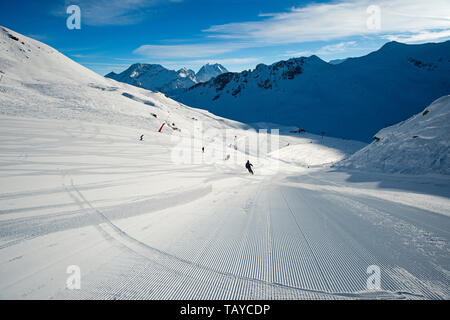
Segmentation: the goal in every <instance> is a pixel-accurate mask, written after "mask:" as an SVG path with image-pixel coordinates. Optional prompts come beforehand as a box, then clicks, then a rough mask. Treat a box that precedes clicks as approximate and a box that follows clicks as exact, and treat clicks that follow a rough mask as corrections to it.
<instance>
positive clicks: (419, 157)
mask: <svg viewBox="0 0 450 320" xmlns="http://www.w3.org/2000/svg"><path fill="white" fill-rule="evenodd" d="M449 146H450V95H447V96H444V97H442V98H440V99H438V100H436V101H435V102H433V103H432V104H431V105H430V106H429V107H427V108H426V109H425V110H424V111H423V112H421V113H419V114H416V115H415V116H413V117H411V118H410V119H408V120H406V121H403V122H400V123H398V124H396V125H393V126H391V127H387V128H385V129H383V130H381V131H380V132H378V133H377V134H376V135H375V137H374V141H373V142H372V143H371V144H370V145H368V146H367V147H365V148H363V149H361V150H360V151H358V152H357V153H355V154H354V155H352V156H351V157H349V158H348V159H346V160H343V161H342V162H340V163H339V164H338V165H337V166H339V167H345V168H354V169H364V170H369V171H371V170H372V171H384V172H390V173H393V172H397V173H412V174H427V173H439V174H445V175H449V174H450V155H449Z"/></svg>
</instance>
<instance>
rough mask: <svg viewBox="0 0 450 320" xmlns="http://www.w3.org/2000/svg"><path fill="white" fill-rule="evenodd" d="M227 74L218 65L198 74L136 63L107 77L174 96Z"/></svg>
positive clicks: (185, 70) (224, 69)
mask: <svg viewBox="0 0 450 320" xmlns="http://www.w3.org/2000/svg"><path fill="white" fill-rule="evenodd" d="M226 72H228V70H227V69H226V68H225V67H223V66H222V65H220V64H218V63H216V64H206V65H204V66H203V67H201V68H200V70H199V71H198V72H197V73H195V72H194V71H193V70H191V69H186V68H182V69H180V70H178V71H175V70H169V69H166V68H164V67H163V66H161V65H159V64H143V63H136V64H133V65H131V66H130V67H129V68H128V69H127V70H125V71H123V72H121V73H119V74H117V73H115V72H110V73H108V74H107V75H106V76H105V77H107V78H111V79H114V80H117V81H120V82H124V83H128V84H131V85H134V86H137V87H141V88H144V89H148V90H152V91H160V92H163V93H165V94H167V95H173V94H175V92H177V91H178V90H180V89H187V88H190V87H192V86H193V85H195V84H197V83H200V82H203V81H208V80H210V79H211V78H213V77H216V76H218V75H220V74H222V73H226Z"/></svg>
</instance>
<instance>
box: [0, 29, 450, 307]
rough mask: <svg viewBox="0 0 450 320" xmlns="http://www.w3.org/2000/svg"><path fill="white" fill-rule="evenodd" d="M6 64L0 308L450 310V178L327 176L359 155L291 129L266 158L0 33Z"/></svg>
mask: <svg viewBox="0 0 450 320" xmlns="http://www.w3.org/2000/svg"><path fill="white" fill-rule="evenodd" d="M12 37H13V38H12ZM14 38H17V39H18V40H15V39H14ZM22 42H23V43H22ZM0 70H1V72H0V92H1V94H0V298H1V299H254V298H257V299H449V297H450V294H449V289H448V288H449V269H448V268H449V255H448V252H449V230H450V220H449V219H450V217H449V213H450V200H449V198H450V182H449V180H448V177H446V176H442V175H435V176H432V177H431V176H430V177H429V176H421V177H420V178H417V177H415V176H411V175H409V176H406V175H398V174H397V175H391V174H390V175H386V174H382V173H366V172H364V171H356V170H347V169H345V170H335V169H332V168H330V165H331V164H332V163H334V162H336V161H339V160H342V159H343V158H344V157H347V156H349V155H350V154H352V153H354V152H355V151H356V150H358V149H360V148H362V147H364V146H365V144H363V143H360V142H355V141H350V140H341V139H335V138H329V137H326V136H325V137H323V138H322V137H320V136H316V135H312V134H308V133H302V134H299V133H296V134H294V133H290V131H291V129H290V128H280V129H281V135H280V137H279V148H278V149H277V148H276V144H272V143H271V144H270V147H269V148H268V153H267V154H263V155H262V156H258V154H257V153H256V152H255V150H253V149H248V150H247V149H246V148H245V141H244V140H245V139H246V135H247V137H248V138H249V139H252V138H254V136H255V134H254V133H249V131H247V130H246V129H247V128H248V126H246V125H244V124H242V123H238V122H234V121H230V120H227V119H223V118H220V117H217V116H214V115H212V114H210V113H208V112H206V111H202V110H197V109H193V108H189V107H187V106H185V105H182V104H180V103H178V102H176V101H173V100H171V99H168V98H166V97H165V96H164V95H162V94H158V93H154V92H151V91H146V90H144V89H140V88H135V87H132V86H128V85H126V84H122V83H118V82H116V81H114V80H111V79H105V78H102V77H100V76H98V75H96V74H95V73H93V72H91V71H89V70H88V69H85V68H83V67H81V66H79V65H78V64H76V63H75V62H73V61H71V60H70V59H68V58H66V57H64V56H63V55H62V54H60V53H58V52H57V51H56V50H55V49H53V48H50V47H48V46H46V45H44V44H42V43H40V42H37V41H34V40H32V39H29V38H27V37H25V36H22V35H20V34H17V33H15V32H13V31H11V30H7V29H0ZM151 113H154V114H157V118H155V117H154V116H153V115H151ZM429 115H432V112H430V114H429ZM195 119H196V120H195ZM163 121H167V123H168V125H166V126H165V127H164V129H163V131H162V133H158V132H157V130H158V129H159V127H160V125H161V123H162V122H163ZM173 123H174V124H175V125H173ZM199 123H201V124H202V127H201V128H199V126H198V124H199ZM169 124H170V126H169ZM260 127H264V125H262V124H261V125H260ZM265 127H266V128H276V127H274V126H272V125H267V126H265ZM173 128H178V129H179V130H175V129H173ZM226 129H232V130H233V134H234V135H235V136H236V138H235V139H234V138H233V137H232V138H231V141H224V140H223V139H221V133H222V132H223V131H224V130H226ZM194 130H200V131H202V132H203V136H202V138H199V136H196V135H194V137H193V138H192V137H191V136H192V135H193V132H194ZM141 134H144V140H143V141H139V136H140V135H141ZM183 138H184V139H185V140H186V141H190V142H191V143H192V144H193V145H194V146H195V148H194V153H195V154H194V155H195V156H196V159H199V161H193V162H192V161H191V162H178V161H176V160H178V157H176V156H175V157H174V155H177V154H178V152H180V151H181V154H182V153H183V152H185V151H186V152H187V151H189V150H191V149H190V147H189V143H187V144H180V141H183V140H182V139H183ZM268 138H269V140H270V139H271V138H273V136H272V135H270V136H269V137H268ZM288 144H289V145H288ZM203 145H205V146H206V149H205V153H202V152H201V146H203ZM230 145H232V146H231V147H230ZM234 146H236V149H235V148H234ZM225 155H230V159H229V160H224V156H225ZM236 158H238V159H240V158H242V159H250V161H251V162H252V163H253V164H254V170H255V175H254V176H252V175H249V174H248V172H246V169H245V168H244V166H243V163H242V162H240V160H239V161H237V162H236V161H234V159H236ZM74 265H75V266H78V267H79V268H80V270H81V278H80V279H81V282H80V285H81V286H80V288H79V289H72V290H71V289H69V288H68V286H67V281H68V279H69V280H70V276H71V274H69V273H67V270H68V267H69V266H74ZM371 265H376V266H379V267H380V270H381V288H380V289H379V290H369V289H368V288H367V279H368V277H369V274H368V273H367V268H368V267H369V266H371ZM69 271H70V269H69ZM69 283H70V282H69Z"/></svg>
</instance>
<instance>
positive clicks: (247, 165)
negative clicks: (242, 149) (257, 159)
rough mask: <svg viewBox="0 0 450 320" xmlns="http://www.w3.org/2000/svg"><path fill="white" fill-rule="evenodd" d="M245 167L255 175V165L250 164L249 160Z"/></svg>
mask: <svg viewBox="0 0 450 320" xmlns="http://www.w3.org/2000/svg"><path fill="white" fill-rule="evenodd" d="M245 167H246V168H247V170H248V172H250V173H251V174H254V173H253V170H252V167H253V165H252V164H251V163H250V161H249V160H247V163H246V164H245Z"/></svg>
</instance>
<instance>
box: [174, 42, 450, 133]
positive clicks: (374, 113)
mask: <svg viewBox="0 0 450 320" xmlns="http://www.w3.org/2000/svg"><path fill="white" fill-rule="evenodd" d="M449 93H450V41H447V42H443V43H430V44H422V45H407V44H402V43H398V42H390V43H387V44H386V45H384V46H383V47H382V48H381V49H380V50H378V51H376V52H373V53H371V54H369V55H367V56H364V57H359V58H349V59H346V60H345V61H343V62H341V63H338V64H333V63H327V62H325V61H323V60H321V59H320V58H319V57H317V56H311V57H308V58H305V57H302V58H294V59H290V60H287V61H280V62H277V63H274V64H272V65H264V64H260V65H258V66H257V67H256V69H254V70H252V71H250V70H249V71H243V72H240V73H225V74H222V75H219V76H217V77H216V78H213V79H211V80H210V81H208V82H204V83H199V84H196V85H194V86H192V87H191V88H189V89H186V90H183V91H179V92H177V93H176V95H173V96H172V97H173V98H174V99H176V100H178V101H180V102H183V103H185V104H188V105H190V106H194V107H199V108H204V109H207V110H209V111H211V112H213V113H214V114H217V115H220V116H223V117H227V118H230V119H235V120H239V121H243V122H247V123H248V122H273V123H280V124H284V125H295V126H298V127H299V128H304V129H306V130H307V131H310V132H314V133H320V132H322V131H323V132H325V133H326V134H327V135H331V136H336V137H342V138H352V139H358V140H362V141H370V140H371V139H372V137H373V135H374V134H375V133H376V132H377V131H378V130H380V129H381V128H384V127H386V126H388V125H392V124H394V123H396V122H399V121H402V120H404V119H407V118H408V117H410V116H412V115H413V114H415V113H417V112H419V111H420V110H422V109H423V108H424V107H425V106H427V105H429V104H430V103H431V102H432V101H434V100H435V99H437V98H439V97H441V96H443V95H446V94H449Z"/></svg>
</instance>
